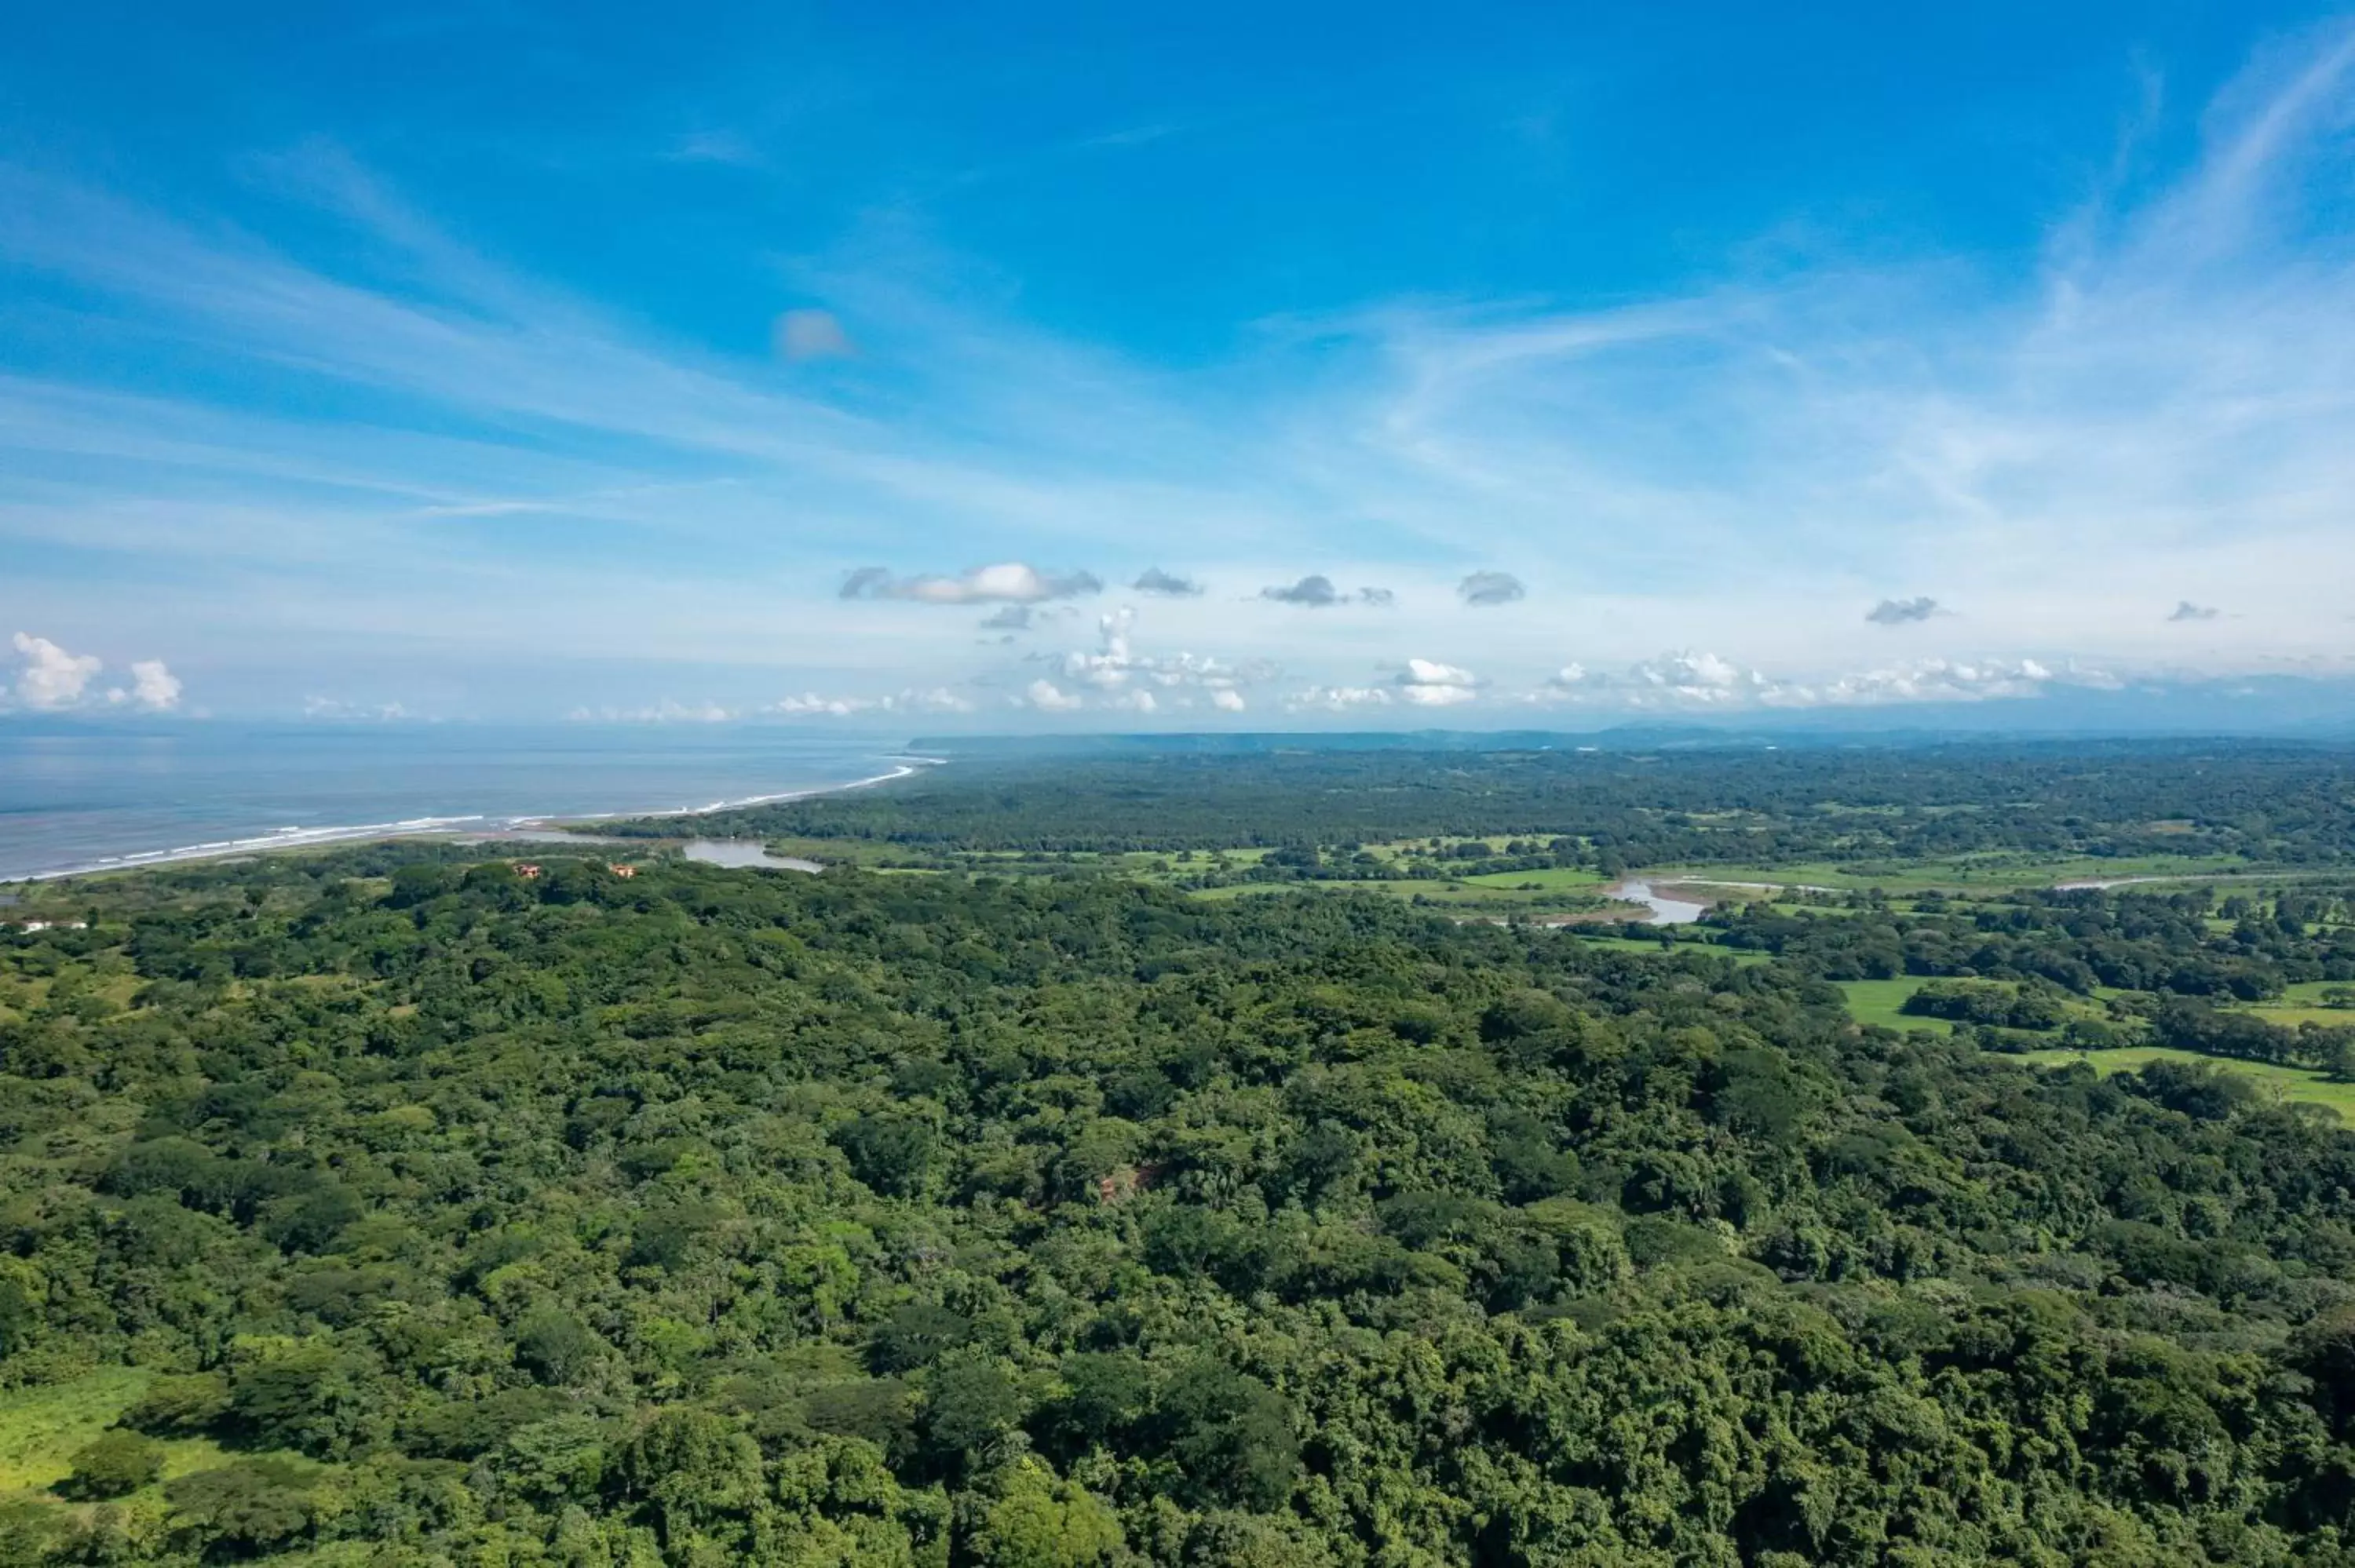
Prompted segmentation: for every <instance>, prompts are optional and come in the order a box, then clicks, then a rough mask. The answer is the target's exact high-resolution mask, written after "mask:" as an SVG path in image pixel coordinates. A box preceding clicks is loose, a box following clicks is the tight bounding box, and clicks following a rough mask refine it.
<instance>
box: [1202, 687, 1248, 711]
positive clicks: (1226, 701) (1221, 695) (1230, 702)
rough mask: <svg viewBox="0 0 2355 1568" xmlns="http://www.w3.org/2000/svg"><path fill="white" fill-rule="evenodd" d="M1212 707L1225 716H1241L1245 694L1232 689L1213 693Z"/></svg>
mask: <svg viewBox="0 0 2355 1568" xmlns="http://www.w3.org/2000/svg"><path fill="white" fill-rule="evenodd" d="M1210 705H1211V706H1212V707H1214V708H1216V709H1218V710H1219V711H1220V713H1223V714H1239V713H1241V712H1242V711H1243V694H1241V692H1238V691H1234V690H1231V689H1230V690H1226V691H1218V692H1212V693H1211V694H1210Z"/></svg>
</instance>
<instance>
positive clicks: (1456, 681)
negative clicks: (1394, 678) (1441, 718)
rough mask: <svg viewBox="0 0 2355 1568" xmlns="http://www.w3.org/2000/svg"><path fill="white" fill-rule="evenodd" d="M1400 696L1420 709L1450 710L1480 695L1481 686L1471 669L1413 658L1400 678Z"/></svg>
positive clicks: (1407, 663)
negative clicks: (1442, 708)
mask: <svg viewBox="0 0 2355 1568" xmlns="http://www.w3.org/2000/svg"><path fill="white" fill-rule="evenodd" d="M1398 689H1399V695H1400V696H1401V698H1403V699H1404V700H1406V701H1407V702H1409V703H1412V704H1413V705H1416V706H1417V707H1426V708H1436V707H1450V706H1453V705H1455V704H1457V703H1468V702H1471V701H1473V700H1474V699H1476V697H1478V696H1479V694H1480V683H1479V681H1478V680H1477V679H1476V677H1475V676H1474V675H1473V673H1472V672H1471V671H1469V670H1465V669H1460V668H1458V667H1457V666H1455V665H1454V664H1441V663H1437V662H1433V661H1432V660H1429V659H1410V660H1408V661H1407V662H1406V669H1405V670H1404V672H1402V673H1401V674H1400V676H1399V678H1398Z"/></svg>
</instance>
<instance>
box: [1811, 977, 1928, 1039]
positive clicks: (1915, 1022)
mask: <svg viewBox="0 0 2355 1568" xmlns="http://www.w3.org/2000/svg"><path fill="white" fill-rule="evenodd" d="M1834 983H1836V984H1837V985H1838V987H1839V988H1840V990H1841V991H1843V992H1845V993H1846V994H1847V997H1848V1015H1849V1017H1850V1018H1853V1019H1855V1020H1856V1021H1857V1022H1859V1023H1878V1024H1880V1025H1881V1027H1883V1028H1884V1029H1896V1030H1906V1029H1935V1030H1939V1031H1941V1032H1944V1031H1945V1030H1947V1029H1950V1028H1952V1027H1953V1026H1952V1025H1951V1024H1949V1023H1947V1022H1945V1020H1944V1019H1938V1018H1914V1017H1912V1016H1909V1015H1908V1014H1906V1013H1902V1012H1899V1011H1898V1009H1899V1008H1900V1007H1902V1006H1903V1005H1904V1003H1905V999H1906V998H1907V997H1909V996H1912V995H1913V993H1914V992H1915V991H1919V990H1921V989H1922V981H1921V980H1920V978H1919V977H1918V976H1913V975H1908V976H1907V977H1905V978H1904V979H1903V980H1838V981H1836V982H1834Z"/></svg>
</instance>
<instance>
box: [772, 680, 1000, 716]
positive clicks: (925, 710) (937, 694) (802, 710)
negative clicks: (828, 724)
mask: <svg viewBox="0 0 2355 1568" xmlns="http://www.w3.org/2000/svg"><path fill="white" fill-rule="evenodd" d="M973 708H974V705H973V704H972V702H971V701H969V700H968V699H966V698H964V697H961V696H959V695H957V694H956V693H954V692H953V691H950V690H949V689H948V688H947V687H946V686H934V687H932V689H930V690H929V691H916V690H910V691H904V692H891V693H886V694H883V695H882V696H879V697H827V696H821V695H819V694H817V693H815V692H805V693H802V694H800V695H798V696H789V697H781V698H779V699H778V700H777V701H775V702H773V703H771V704H770V705H767V706H766V707H764V708H762V709H761V710H760V711H761V712H762V713H764V714H776V715H781V716H783V717H786V718H855V717H857V716H858V715H861V714H969V713H971V712H973Z"/></svg>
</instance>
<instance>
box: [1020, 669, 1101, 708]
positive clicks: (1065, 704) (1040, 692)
mask: <svg viewBox="0 0 2355 1568" xmlns="http://www.w3.org/2000/svg"><path fill="white" fill-rule="evenodd" d="M1018 700H1019V701H1020V702H1021V703H1022V704H1023V705H1025V706H1028V707H1033V708H1036V709H1038V710H1039V712H1040V713H1045V714H1067V713H1071V712H1073V711H1075V710H1077V709H1079V708H1082V707H1084V706H1086V705H1087V704H1086V700H1085V699H1084V698H1082V697H1079V696H1075V695H1073V694H1071V693H1070V692H1067V691H1065V690H1063V688H1062V687H1060V686H1058V685H1057V684H1055V683H1054V682H1052V681H1050V680H1046V679H1043V678H1041V679H1039V680H1036V681H1033V682H1031V683H1029V685H1028V686H1026V687H1024V688H1023V691H1022V695H1021V697H1020V698H1019V699H1018Z"/></svg>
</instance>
